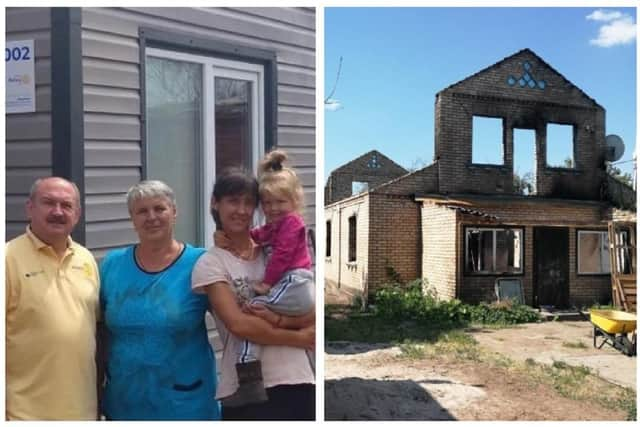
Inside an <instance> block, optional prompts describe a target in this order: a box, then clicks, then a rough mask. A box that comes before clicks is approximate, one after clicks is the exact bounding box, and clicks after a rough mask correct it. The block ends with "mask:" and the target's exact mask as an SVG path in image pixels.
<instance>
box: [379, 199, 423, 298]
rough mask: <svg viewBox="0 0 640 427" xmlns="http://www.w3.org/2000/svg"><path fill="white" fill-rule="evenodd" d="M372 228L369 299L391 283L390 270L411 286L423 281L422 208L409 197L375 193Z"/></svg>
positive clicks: (402, 281)
mask: <svg viewBox="0 0 640 427" xmlns="http://www.w3.org/2000/svg"><path fill="white" fill-rule="evenodd" d="M369 200H370V204H369V212H370V218H369V221H370V225H369V295H371V294H373V293H374V292H375V290H376V289H378V288H379V287H380V286H381V285H383V284H385V283H390V282H391V277H390V276H389V274H388V269H393V271H395V272H396V273H398V274H399V275H400V282H401V283H403V284H404V283H407V282H409V281H412V280H414V279H417V278H419V277H420V253H421V247H420V246H421V238H422V236H421V234H420V232H419V230H420V228H421V226H420V205H419V204H418V203H416V202H414V201H413V199H412V198H411V197H408V196H393V195H385V194H376V193H372V194H371V195H370V199H369Z"/></svg>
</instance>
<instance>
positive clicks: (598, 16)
mask: <svg viewBox="0 0 640 427" xmlns="http://www.w3.org/2000/svg"><path fill="white" fill-rule="evenodd" d="M623 16H624V15H623V14H622V12H618V11H617V10H604V9H598V10H596V11H595V12H593V13H592V14H591V15H588V16H587V19H591V20H593V21H612V20H614V19H620V18H622V17H623Z"/></svg>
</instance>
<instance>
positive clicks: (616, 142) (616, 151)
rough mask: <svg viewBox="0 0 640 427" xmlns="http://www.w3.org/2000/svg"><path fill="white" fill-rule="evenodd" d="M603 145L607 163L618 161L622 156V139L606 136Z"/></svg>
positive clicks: (615, 136) (616, 136)
mask: <svg viewBox="0 0 640 427" xmlns="http://www.w3.org/2000/svg"><path fill="white" fill-rule="evenodd" d="M605 145H606V148H605V155H604V157H605V160H606V161H608V162H615V161H616V160H620V158H621V157H622V155H623V154H624V142H622V138H620V137H619V136H618V135H607V137H606V138H605Z"/></svg>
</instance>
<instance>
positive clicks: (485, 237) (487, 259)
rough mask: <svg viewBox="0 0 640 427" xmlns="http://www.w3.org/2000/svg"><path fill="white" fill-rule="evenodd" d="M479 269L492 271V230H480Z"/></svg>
mask: <svg viewBox="0 0 640 427" xmlns="http://www.w3.org/2000/svg"><path fill="white" fill-rule="evenodd" d="M480 271H494V267H493V230H483V231H481V232H480Z"/></svg>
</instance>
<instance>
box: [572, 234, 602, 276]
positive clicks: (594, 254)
mask: <svg viewBox="0 0 640 427" xmlns="http://www.w3.org/2000/svg"><path fill="white" fill-rule="evenodd" d="M601 236H602V234H600V233H587V232H580V233H578V256H579V260H578V265H579V266H580V271H579V273H603V272H605V271H604V269H603V265H602V264H603V261H602V260H603V254H602V251H603V250H602V242H601V239H600V238H601ZM606 255H607V258H608V256H609V253H608V249H607V253H606ZM608 265H609V262H608V261H607V264H606V266H607V268H608Z"/></svg>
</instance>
